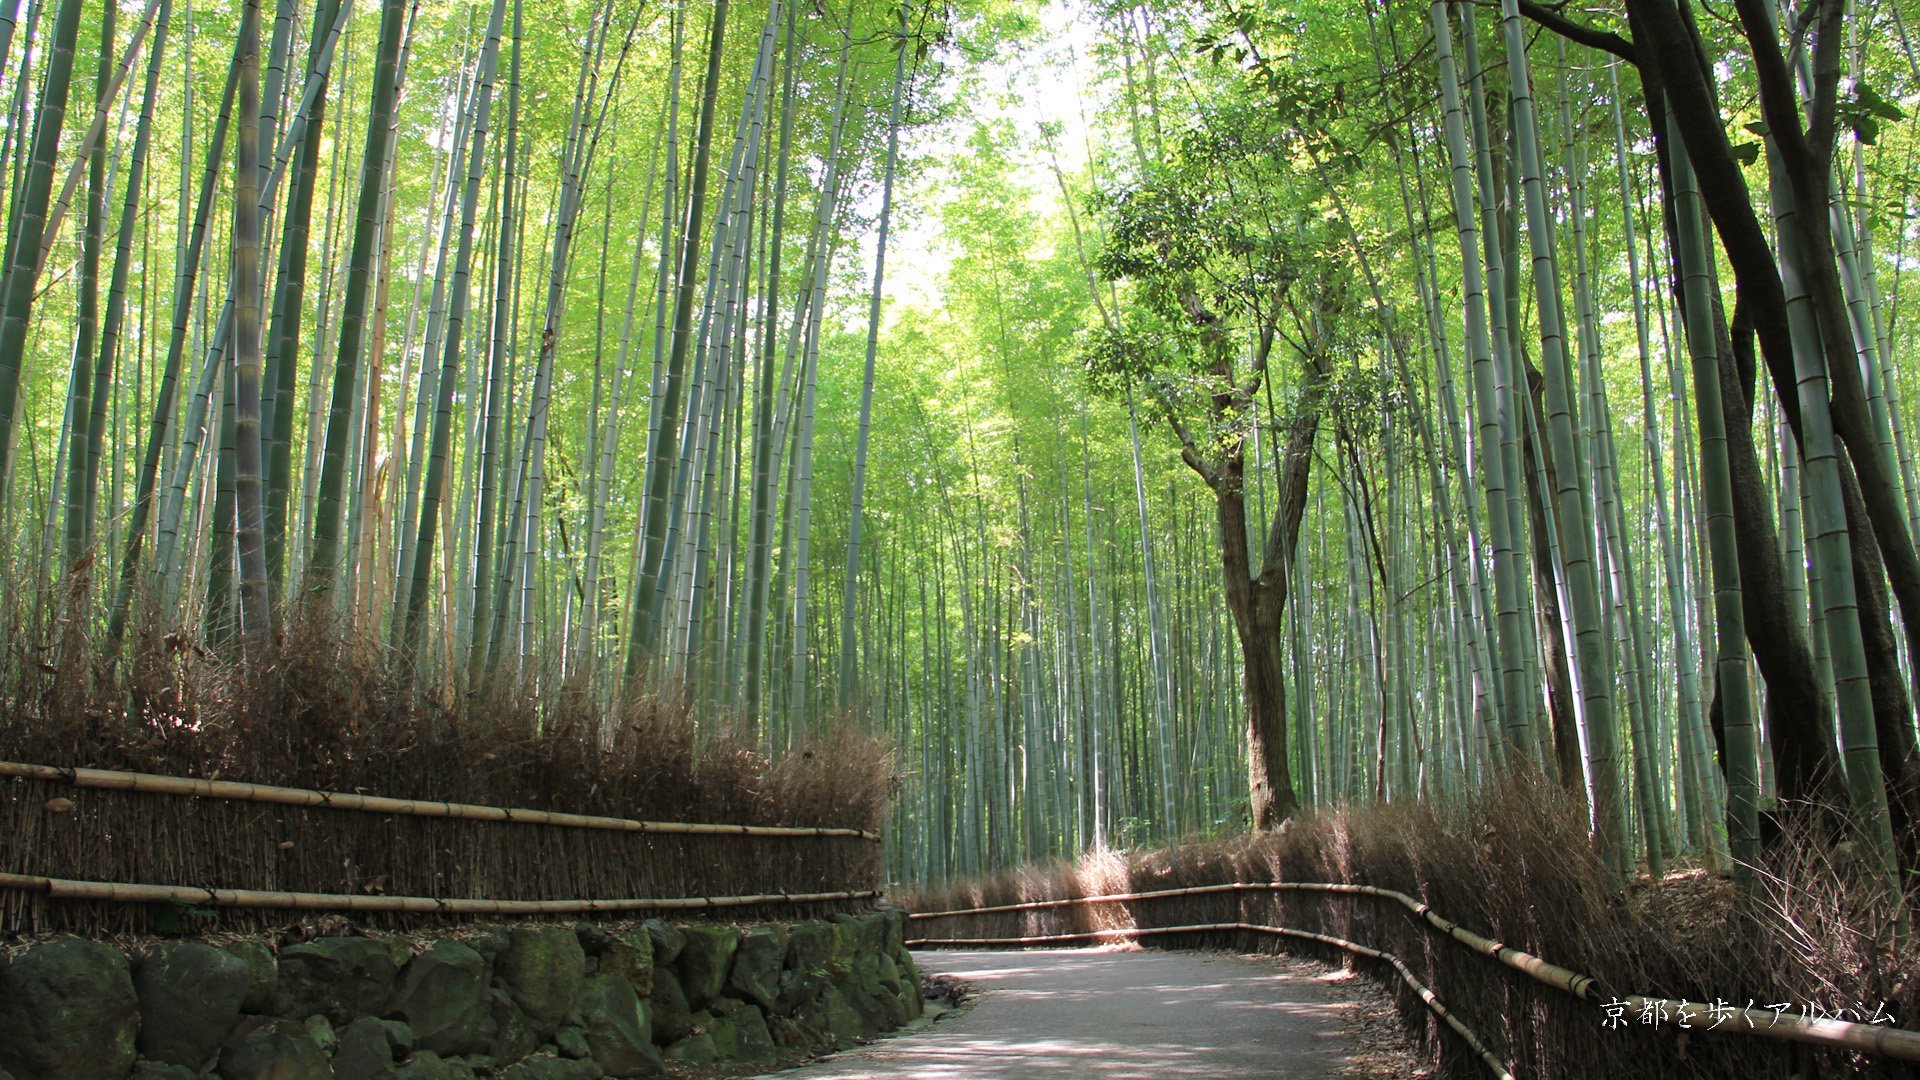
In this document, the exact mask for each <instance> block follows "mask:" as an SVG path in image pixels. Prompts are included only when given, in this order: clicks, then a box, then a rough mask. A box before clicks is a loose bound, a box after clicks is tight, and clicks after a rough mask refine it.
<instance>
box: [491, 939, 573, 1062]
mask: <svg viewBox="0 0 1920 1080" xmlns="http://www.w3.org/2000/svg"><path fill="white" fill-rule="evenodd" d="M508 939H509V941H508V945H507V949H506V951H505V952H503V953H501V954H500V959H499V960H498V961H496V962H495V965H494V970H495V973H496V974H497V975H498V976H499V977H500V981H501V983H502V984H504V985H505V986H506V990H507V993H508V995H510V996H511V997H512V998H513V1003H514V1004H515V1005H518V1006H519V1007H520V1010H521V1011H522V1012H524V1013H526V1015H527V1018H528V1019H529V1020H531V1021H532V1022H533V1028H534V1030H535V1031H537V1032H539V1034H540V1037H541V1038H543V1039H544V1038H546V1037H547V1036H550V1035H552V1034H553V1032H554V1030H555V1029H557V1028H558V1027H559V1026H560V1023H561V1021H563V1020H565V1019H566V1017H567V1014H568V1013H570V1012H572V1011H573V1006H574V1003H575V1001H576V1000H577V999H578V998H579V996H580V987H581V984H582V983H584V982H585V981H586V975H587V954H586V950H584V949H582V948H581V947H580V938H579V937H578V936H577V935H575V934H574V932H573V931H572V930H570V929H565V928H558V927H556V928H546V929H524V928H523V929H516V930H512V931H509V932H508Z"/></svg>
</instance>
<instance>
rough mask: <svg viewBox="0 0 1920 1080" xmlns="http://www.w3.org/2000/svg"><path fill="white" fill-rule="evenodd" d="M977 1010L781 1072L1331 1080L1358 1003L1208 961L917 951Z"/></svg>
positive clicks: (850, 1078)
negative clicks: (961, 987) (961, 983)
mask: <svg viewBox="0 0 1920 1080" xmlns="http://www.w3.org/2000/svg"><path fill="white" fill-rule="evenodd" d="M915 962H916V963H918V964H919V965H920V966H921V970H922V971H925V972H927V973H930V974H939V973H945V974H952V975H956V976H958V977H960V978H962V979H965V980H967V981H968V982H970V983H972V984H973V986H974V989H975V992H976V993H977V994H978V995H979V998H978V1000H977V1001H976V1002H975V1003H974V1004H973V1005H972V1006H971V1007H969V1008H967V1009H966V1010H964V1011H963V1012H962V1013H960V1014H959V1015H956V1016H953V1017H949V1018H944V1019H942V1020H941V1021H940V1022H939V1023H937V1024H935V1025H934V1026H933V1027H931V1028H928V1029H927V1030H926V1031H924V1032H922V1033H920V1034H917V1035H912V1036H907V1037H904V1038H898V1039H891V1040H885V1041H882V1042H878V1043H874V1044H872V1045H870V1046H867V1047H863V1048H861V1049H859V1050H855V1051H852V1052H850V1053H846V1054H842V1055H838V1056H836V1057H834V1058H833V1059H831V1060H828V1061H824V1062H820V1063H817V1064H814V1065H810V1066H808V1067H806V1068H803V1069H799V1070H796V1071H793V1072H790V1073H785V1074H782V1075H783V1076H786V1077H792V1078H795V1080H867V1078H879V1077H921V1078H926V1080H948V1078H959V1077H967V1078H976V1077H978V1078H1012V1077H1038V1078H1043V1080H1066V1078H1078V1077H1089V1078H1091V1077H1101V1078H1112V1080H1149V1078H1158V1077H1208V1078H1234V1077H1268V1078H1273V1077H1279V1078H1289V1077H1299V1078H1306V1077H1325V1076H1329V1075H1332V1074H1333V1073H1335V1072H1336V1071H1338V1069H1339V1066H1340V1063H1341V1061H1342V1059H1343V1057H1344V1056H1345V1052H1346V1050H1347V1048H1348V1047H1347V1040H1346V1038H1345V1036H1344V1035H1343V1034H1342V1029H1343V1023H1342V1016H1343V1013H1344V1012H1345V1011H1346V1010H1347V1009H1348V1008H1349V1007H1350V1006H1348V1005H1347V1004H1345V1003H1343V1002H1342V1001H1341V1000H1340V999H1339V998H1338V997H1337V996H1336V995H1335V994H1334V993H1333V992H1332V991H1331V990H1330V989H1329V988H1328V987H1327V986H1326V985H1325V984H1324V983H1323V982H1320V981H1317V980H1314V979H1309V978H1304V977H1302V976H1299V975H1295V974H1289V973H1286V972H1276V971H1275V970H1274V968H1273V967H1272V966H1270V965H1264V964H1261V963H1258V962H1254V961H1249V960H1242V959H1240V958H1238V957H1232V956H1224V955H1216V954H1210V953H1182V952H1138V951H1125V950H1072V949H1049V950H1040V951H1033V952H1021V953H1007V952H938V953H920V954H917V955H916V956H915Z"/></svg>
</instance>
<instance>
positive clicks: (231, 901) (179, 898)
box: [0, 874, 880, 915]
mask: <svg viewBox="0 0 1920 1080" xmlns="http://www.w3.org/2000/svg"><path fill="white" fill-rule="evenodd" d="M0 889H8V890H14V891H29V892H44V893H46V894H47V895H48V896H50V897H52V898H54V899H56V900H104V901H108V902H111V903H122V904H158V903H168V902H172V903H181V904H198V905H202V906H207V907H231V908H277V909H285V910H297V911H385V912H406V913H412V914H439V915H572V914H580V913H589V914H590V913H594V912H602V911H682V910H705V909H708V908H728V907H751V906H754V905H757V904H816V903H837V902H843V901H850V900H873V899H878V898H879V896H880V893H879V891H878V890H873V889H869V890H866V891H863V892H826V893H763V894H760V895H757V896H686V897H659V898H648V899H633V898H627V899H615V900H480V899H465V898H459V897H454V898H446V899H442V898H438V897H432V896H377V895H359V894H355V893H304V892H273V891H267V890H261V889H202V888H198V887H194V886H189V885H130V884H125V883H122V882H110V881H72V880H69V879H66V878H49V877H39V876H36V875H32V874H0Z"/></svg>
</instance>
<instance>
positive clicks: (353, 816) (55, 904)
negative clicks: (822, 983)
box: [0, 762, 881, 935]
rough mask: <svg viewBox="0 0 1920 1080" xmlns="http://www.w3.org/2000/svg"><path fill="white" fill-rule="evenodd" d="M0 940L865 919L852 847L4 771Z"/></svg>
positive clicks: (769, 832) (147, 780) (36, 769)
mask: <svg viewBox="0 0 1920 1080" xmlns="http://www.w3.org/2000/svg"><path fill="white" fill-rule="evenodd" d="M0 838H4V839H3V840H0V934H5V935H17V934H30V933H42V932H49V931H65V932H74V933H81V934H88V935H105V934H114V933H146V932H180V931H182V930H186V931H192V932H200V931H205V930H212V929H220V930H253V929H261V928H265V927H269V926H274V925H281V924H284V923H286V922H288V921H289V917H290V912H311V913H321V912H348V913H351V914H352V916H353V918H354V919H355V920H356V921H358V922H362V923H364V924H366V925H369V926H373V927H379V928H383V929H394V930H397V929H408V928H411V927H416V926H425V925H431V924H444V923H445V922H446V921H447V919H448V918H450V917H453V918H458V917H465V916H487V917H495V918H498V917H535V916H548V917H565V916H579V915H586V914H595V913H600V914H604V913H621V914H624V915H626V916H628V917H636V918H638V917H645V916H646V915H649V914H655V913H660V912H670V911H675V910H679V911H695V910H712V909H724V910H725V911H726V913H727V917H729V918H734V919H769V920H772V919H789V918H807V917H819V916H821V915H825V914H832V913H835V912H840V911H854V910H860V909H864V908H866V907H868V906H869V905H870V904H871V902H872V900H873V899H874V898H875V897H876V896H877V895H878V893H877V892H876V889H877V886H878V882H879V880H880V874H881V861H880V845H879V843H878V838H877V837H875V836H874V835H873V834H872V833H868V832H863V831H861V830H856V829H833V828H776V827H763V826H747V825H725V824H704V823H703V824H696V825H688V824H681V823H675V822H644V821H632V820H626V819H619V818H607V817H586V816H580V815H569V814H555V813H547V812H542V811H529V810H514V809H508V808H498V807H478V806H462V805H459V804H448V803H431V802H417V801H410V800H399V799H381V798H378V797H373V796H366V795H359V794H341V793H328V792H319V791H307V790H303V789H295V788H271V787H263V786H258V785H249V784H225V783H219V782H214V781H205V780H190V779H184V778H172V777H150V776H145V775H143V774H134V773H118V772H108V771H105V770H91V769H55V768H50V767H46V766H35V765H19V764H14V763H7V762H0Z"/></svg>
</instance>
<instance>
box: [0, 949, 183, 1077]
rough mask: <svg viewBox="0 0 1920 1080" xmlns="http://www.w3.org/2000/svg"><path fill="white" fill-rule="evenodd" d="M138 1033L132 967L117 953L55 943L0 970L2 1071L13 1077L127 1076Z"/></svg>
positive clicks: (137, 1010)
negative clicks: (6, 1071)
mask: <svg viewBox="0 0 1920 1080" xmlns="http://www.w3.org/2000/svg"><path fill="white" fill-rule="evenodd" d="M139 1030H140V1007H139V998H138V995H137V994H136V993H135V991H134V987H133V972H132V967H131V965H130V964H128V962H127V957H126V954H125V953H123V952H121V951H120V950H119V949H115V948H112V947H111V946H107V945H102V944H100V943H99V942H94V941H81V940H79V939H69V940H66V941H55V942H50V943H48V944H45V945H37V946H35V947H33V948H31V949H28V950H27V951H26V952H24V953H22V954H20V955H19V956H17V957H15V958H14V960H13V961H12V962H11V963H9V964H7V965H6V966H5V967H4V968H0V1068H4V1069H8V1070H11V1071H12V1072H13V1073H14V1074H15V1075H17V1076H25V1077H32V1078H33V1080H97V1078H99V1077H107V1076H115V1077H117V1076H125V1075H126V1074H127V1073H128V1072H130V1071H132V1069H133V1061H134V1043H135V1038H136V1036H137V1035H138V1033H139ZM195 1064H198V1063H197V1062H196V1063H195Z"/></svg>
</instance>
